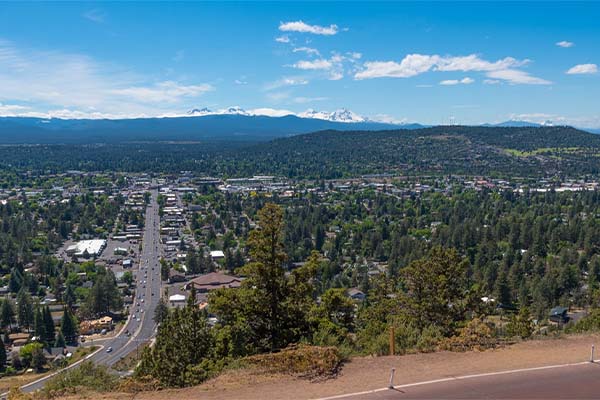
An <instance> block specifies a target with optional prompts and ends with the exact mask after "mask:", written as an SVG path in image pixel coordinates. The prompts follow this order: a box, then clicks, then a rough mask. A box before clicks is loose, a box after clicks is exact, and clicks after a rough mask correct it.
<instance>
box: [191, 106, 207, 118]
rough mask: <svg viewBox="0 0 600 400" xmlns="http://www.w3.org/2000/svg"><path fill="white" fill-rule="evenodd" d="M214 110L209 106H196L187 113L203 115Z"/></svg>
mask: <svg viewBox="0 0 600 400" xmlns="http://www.w3.org/2000/svg"><path fill="white" fill-rule="evenodd" d="M212 113H213V112H212V111H211V110H210V109H209V108H206V107H204V108H194V109H192V110H190V111H188V112H187V115H193V116H201V115H210V114H212Z"/></svg>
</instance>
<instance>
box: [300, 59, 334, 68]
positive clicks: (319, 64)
mask: <svg viewBox="0 0 600 400" xmlns="http://www.w3.org/2000/svg"><path fill="white" fill-rule="evenodd" d="M331 67H333V64H332V63H331V61H329V60H325V59H323V58H320V59H318V60H301V61H298V62H297V63H295V64H294V68H298V69H304V70H327V69H331Z"/></svg>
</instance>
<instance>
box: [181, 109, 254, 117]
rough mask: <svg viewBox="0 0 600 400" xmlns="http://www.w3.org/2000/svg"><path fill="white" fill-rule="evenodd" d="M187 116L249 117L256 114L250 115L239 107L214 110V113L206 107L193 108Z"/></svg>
mask: <svg viewBox="0 0 600 400" xmlns="http://www.w3.org/2000/svg"><path fill="white" fill-rule="evenodd" d="M187 115H190V116H194V117H202V116H205V115H248V116H251V115H256V114H254V113H250V112H248V111H246V110H244V109H243V108H241V107H238V106H232V107H227V108H223V109H220V110H216V111H213V110H211V109H210V108H207V107H204V108H194V109H192V110H190V111H188V112H187Z"/></svg>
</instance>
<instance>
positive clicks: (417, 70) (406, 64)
mask: <svg viewBox="0 0 600 400" xmlns="http://www.w3.org/2000/svg"><path fill="white" fill-rule="evenodd" d="M439 60H440V57H439V56H429V55H422V54H409V55H407V56H406V57H404V59H402V61H401V62H400V63H397V62H395V61H367V62H366V63H365V64H364V67H365V69H364V70H362V71H359V72H357V73H356V74H355V75H354V77H355V78H356V79H372V78H384V77H389V78H410V77H412V76H416V75H419V74H422V73H424V72H427V71H429V70H430V69H431V68H432V67H433V66H434V65H436V64H437V63H438V62H439Z"/></svg>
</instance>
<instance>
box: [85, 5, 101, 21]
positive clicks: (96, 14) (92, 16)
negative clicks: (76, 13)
mask: <svg viewBox="0 0 600 400" xmlns="http://www.w3.org/2000/svg"><path fill="white" fill-rule="evenodd" d="M83 17H84V18H85V19H88V20H90V21H92V22H95V23H97V24H102V23H104V21H105V20H106V13H105V12H104V11H102V10H100V9H98V8H94V9H91V10H88V11H86V12H84V13H83Z"/></svg>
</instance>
